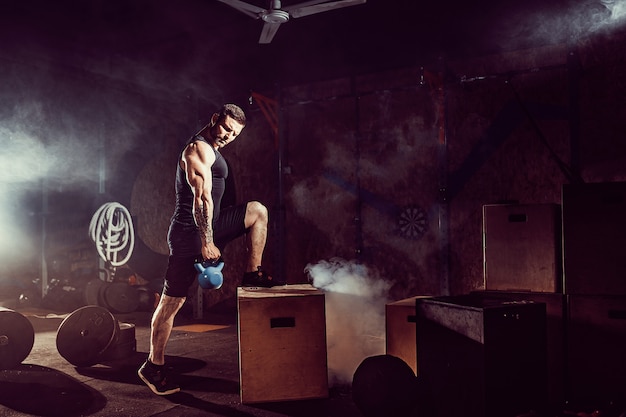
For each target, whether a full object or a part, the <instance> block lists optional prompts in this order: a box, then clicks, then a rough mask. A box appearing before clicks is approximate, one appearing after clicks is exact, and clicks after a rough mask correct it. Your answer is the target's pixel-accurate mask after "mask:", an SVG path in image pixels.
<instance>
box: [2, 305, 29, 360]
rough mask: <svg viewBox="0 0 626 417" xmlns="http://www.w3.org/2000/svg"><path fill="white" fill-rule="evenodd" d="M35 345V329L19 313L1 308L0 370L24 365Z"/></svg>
mask: <svg viewBox="0 0 626 417" xmlns="http://www.w3.org/2000/svg"><path fill="white" fill-rule="evenodd" d="M34 343H35V329H34V328H33V325H32V324H31V322H30V321H29V320H28V319H27V318H26V317H24V316H23V315H21V314H20V313H18V312H15V311H13V310H9V309H5V308H2V307H0V369H11V368H14V367H16V366H17V365H19V364H20V363H22V361H23V360H24V359H26V357H27V356H28V355H30V351H31V350H32V349H33V344H34Z"/></svg>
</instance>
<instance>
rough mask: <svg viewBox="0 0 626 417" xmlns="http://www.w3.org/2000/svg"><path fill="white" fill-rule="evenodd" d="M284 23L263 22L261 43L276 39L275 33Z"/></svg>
mask: <svg viewBox="0 0 626 417" xmlns="http://www.w3.org/2000/svg"><path fill="white" fill-rule="evenodd" d="M281 24H282V23H270V22H265V23H264V24H263V30H262V31H261V37H260V38H259V43H270V42H272V39H274V35H276V32H278V28H279V27H280V25H281Z"/></svg>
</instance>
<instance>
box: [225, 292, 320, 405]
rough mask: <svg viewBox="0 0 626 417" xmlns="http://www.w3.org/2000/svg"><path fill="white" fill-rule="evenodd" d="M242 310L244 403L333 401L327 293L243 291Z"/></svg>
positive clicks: (239, 303) (240, 295)
mask: <svg viewBox="0 0 626 417" xmlns="http://www.w3.org/2000/svg"><path fill="white" fill-rule="evenodd" d="M237 308H238V325H239V377H240V387H241V392H240V393H241V402H242V403H244V404H249V403H262V402H275V401H288V400H301V399H313V398H326V397H328V366H327V358H326V315H325V298H324V293H323V292H322V291H320V290H318V289H316V288H314V287H313V286H311V285H308V284H300V285H286V286H281V287H274V288H254V289H249V288H242V287H240V288H238V289H237Z"/></svg>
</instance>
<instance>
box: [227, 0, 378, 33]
mask: <svg viewBox="0 0 626 417" xmlns="http://www.w3.org/2000/svg"><path fill="white" fill-rule="evenodd" d="M218 1H221V2H222V3H226V4H227V5H229V6H231V7H234V8H235V9H237V10H239V11H240V12H242V13H245V14H247V15H248V16H250V17H252V18H254V19H261V20H263V22H264V23H263V29H262V31H261V37H260V38H259V43H270V42H271V41H272V39H273V38H274V35H276V32H277V31H278V28H279V27H280V25H282V24H283V23H286V22H288V21H289V18H292V17H293V18H298V17H303V16H309V15H312V14H316V13H321V12H327V11H330V10H335V9H341V8H343V7H348V6H356V5H358V4H363V3H365V2H366V1H367V0H339V1H331V2H328V0H310V1H305V2H304V3H299V4H294V5H291V6H286V7H281V3H280V0H269V8H268V9H263V8H261V7H258V6H255V5H253V4H250V3H246V2H243V1H241V0H218Z"/></svg>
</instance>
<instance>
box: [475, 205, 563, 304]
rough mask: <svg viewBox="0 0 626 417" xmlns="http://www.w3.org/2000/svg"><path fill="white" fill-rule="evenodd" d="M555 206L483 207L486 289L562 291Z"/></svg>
mask: <svg viewBox="0 0 626 417" xmlns="http://www.w3.org/2000/svg"><path fill="white" fill-rule="evenodd" d="M560 242H561V226H560V206H559V205H558V204H493V205H485V206H483V261H484V270H483V272H484V283H485V289H486V290H500V291H533V292H552V293H553V292H561V275H562V274H561V245H560Z"/></svg>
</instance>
